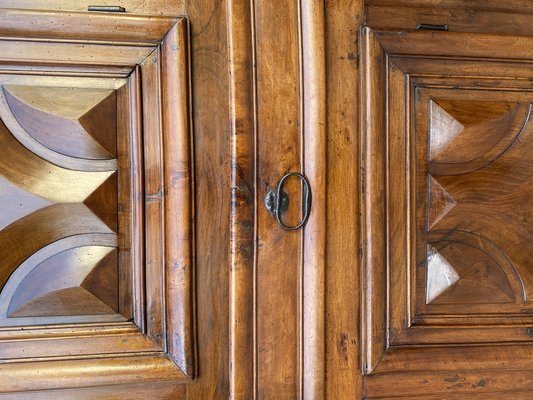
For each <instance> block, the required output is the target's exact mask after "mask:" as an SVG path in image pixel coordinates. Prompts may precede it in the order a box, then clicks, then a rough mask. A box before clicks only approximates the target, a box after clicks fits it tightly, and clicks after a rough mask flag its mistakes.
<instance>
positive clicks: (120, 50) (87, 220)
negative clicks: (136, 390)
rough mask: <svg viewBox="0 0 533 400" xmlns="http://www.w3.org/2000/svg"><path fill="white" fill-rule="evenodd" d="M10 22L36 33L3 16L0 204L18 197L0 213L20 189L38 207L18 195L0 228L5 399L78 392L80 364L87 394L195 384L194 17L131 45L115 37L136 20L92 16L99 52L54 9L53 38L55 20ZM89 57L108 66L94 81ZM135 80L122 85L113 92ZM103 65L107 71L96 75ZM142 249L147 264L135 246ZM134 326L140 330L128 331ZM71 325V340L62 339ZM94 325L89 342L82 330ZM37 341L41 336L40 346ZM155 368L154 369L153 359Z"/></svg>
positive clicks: (156, 24) (36, 16)
mask: <svg viewBox="0 0 533 400" xmlns="http://www.w3.org/2000/svg"><path fill="white" fill-rule="evenodd" d="M14 14H15V15H19V14H24V15H25V16H26V17H27V18H23V20H25V21H26V23H27V24H28V25H27V26H26V27H27V28H28V27H29V28H31V26H32V25H31V24H32V22H31V21H33V23H34V26H33V27H34V28H35V29H34V30H33V31H32V33H31V34H29V30H31V29H29V30H28V36H31V37H32V40H31V41H28V38H27V37H25V38H20V37H17V35H22V34H23V32H25V31H24V27H25V26H24V24H17V26H16V28H15V29H12V30H10V28H8V25H9V21H8V20H10V18H11V17H13V14H12V13H11V12H10V11H5V10H2V11H0V16H1V18H0V19H2V18H4V20H2V21H3V22H1V23H0V25H2V24H4V25H2V26H4V27H6V31H5V32H4V33H3V35H4V36H9V37H8V38H5V37H3V38H2V40H0V47H1V46H5V48H6V49H11V50H12V51H13V53H10V51H11V50H8V51H6V52H2V53H1V58H2V62H4V63H7V64H9V65H10V67H9V68H10V69H9V70H7V69H6V71H8V72H7V74H3V75H2V76H1V77H0V80H1V82H2V84H4V85H5V86H4V87H3V88H2V93H3V95H2V119H3V121H5V125H4V124H2V125H1V132H0V133H1V140H2V142H3V143H4V148H5V149H7V150H8V154H9V156H8V157H4V158H2V159H3V160H4V162H3V163H1V164H2V165H1V166H0V167H1V170H2V171H1V174H2V176H3V180H2V181H0V182H4V181H5V182H6V189H5V190H2V191H0V196H4V197H5V196H11V197H10V199H6V198H4V199H2V201H1V202H2V204H4V203H9V202H13V203H14V202H17V201H18V200H19V199H17V198H15V196H16V194H17V193H18V192H17V190H14V189H13V187H12V186H13V185H12V184H11V183H7V182H8V181H12V182H13V183H14V184H15V185H16V186H18V188H20V190H22V191H25V192H27V193H28V194H31V195H32V196H33V197H32V196H30V195H28V196H25V197H24V198H25V200H26V201H28V206H25V207H23V208H24V209H23V210H22V211H20V212H14V213H13V214H12V215H11V217H10V218H9V219H8V220H6V221H3V224H4V225H5V226H3V229H2V230H1V231H0V252H1V254H2V255H3V256H5V257H4V261H3V262H2V264H1V265H0V271H1V276H0V279H1V282H2V286H4V283H5V286H4V290H3V291H2V292H1V294H0V300H1V301H0V308H1V309H2V310H3V311H2V313H3V316H0V319H1V320H2V325H3V327H4V328H3V329H5V333H6V334H7V336H6V337H5V338H4V339H3V344H2V351H1V354H0V359H2V365H3V367H2V369H3V370H9V371H11V372H9V373H8V375H10V376H12V375H13V374H14V375H16V376H17V377H18V378H17V383H16V385H12V384H8V383H4V382H2V384H1V385H0V392H2V393H5V392H13V391H22V390H30V391H31V390H42V389H54V388H68V387H70V388H72V387H77V386H82V384H80V382H79V381H76V380H77V379H78V380H79V379H80V377H81V375H80V374H79V371H80V369H79V368H89V369H91V371H92V373H93V376H92V377H91V378H90V379H89V380H88V381H87V382H88V383H87V385H88V386H95V385H106V384H120V383H126V382H133V381H138V380H139V379H141V380H146V381H147V382H148V381H150V380H154V379H156V380H157V379H163V380H165V379H167V380H168V379H176V378H178V379H179V380H183V379H187V378H191V377H193V375H194V366H195V351H194V339H193V338H194V332H195V327H194V324H195V321H194V290H193V285H194V280H193V269H194V261H193V247H194V234H193V223H194V220H193V215H194V214H193V205H192V190H193V189H192V186H193V178H192V176H193V174H192V157H191V132H190V125H189V118H190V113H189V95H190V92H189V89H190V86H189V77H188V68H189V65H188V62H189V60H188V46H187V40H188V38H187V24H186V21H185V20H184V19H173V18H151V17H140V16H137V17H135V18H134V19H135V21H136V22H135V23H141V24H142V23H143V21H144V22H146V23H147V26H150V25H151V24H152V23H153V25H151V26H152V27H153V28H155V29H156V31H157V30H158V29H160V30H161V31H160V32H159V31H158V32H159V33H157V34H155V35H156V36H157V41H154V42H153V43H152V44H150V46H148V45H147V43H149V42H151V41H152V39H148V40H146V41H144V42H142V41H141V42H142V44H137V43H136V42H135V41H133V42H130V43H128V45H124V44H120V43H119V42H120V39H119V37H118V36H114V35H115V34H114V33H113V30H115V31H116V30H117V29H118V30H120V29H121V28H120V27H121V26H126V25H128V23H129V22H128V23H125V25H123V23H124V21H126V19H128V18H130V17H124V16H122V17H121V16H116V17H114V16H112V15H105V16H102V17H95V18H96V19H95V20H94V21H100V22H101V26H100V28H101V31H100V33H98V30H96V29H95V30H93V33H94V35H95V36H94V37H96V36H98V37H99V38H100V39H101V40H100V42H102V43H105V44H101V43H99V44H98V45H97V48H98V49H100V50H102V52H100V54H98V53H99V50H97V48H96V47H93V46H92V45H87V47H85V44H84V42H83V41H84V40H85V41H86V42H88V41H91V40H92V39H91V37H90V36H91V35H88V36H89V37H84V36H83V35H84V34H83V32H81V33H80V32H79V31H78V34H76V31H75V30H74V29H73V27H72V26H70V27H68V25H69V23H71V22H72V21H68V18H69V13H61V12H57V13H55V12H52V13H48V14H47V16H46V18H48V19H49V21H54V23H55V25H54V26H57V27H58V29H55V30H54V29H52V30H50V31H47V32H44V33H43V32H41V31H40V29H44V28H43V26H44V25H46V23H48V22H46V21H44V20H43V19H42V18H44V14H45V13H42V12H41V13H40V12H34V13H32V12H31V11H25V12H24V13H21V12H18V13H17V12H14ZM32 16H33V17H32ZM75 17H76V18H78V17H79V18H80V19H83V20H84V21H86V20H87V19H91V18H92V16H90V15H89V14H80V15H76V16H75ZM46 18H44V19H46ZM76 18H74V20H75V19H76ZM94 21H93V22H94ZM121 21H122V22H121ZM150 21H152V22H150ZM165 21H166V22H165ZM41 22H42V24H41V25H39V24H40V23H41ZM130 22H131V21H130ZM162 22H163V23H162ZM161 23H162V24H161ZM43 24H44V25H43ZM165 24H167V25H165ZM168 24H170V25H168ZM59 27H63V28H64V29H65V31H62V30H61V29H59ZM130 28H131V26H130ZM167 28H168V29H170V31H169V32H168V34H167V30H168V29H167ZM128 29H129V28H128ZM150 29H151V28H150ZM65 32H69V33H68V34H66V36H65ZM117 32H118V31H117ZM154 32H155V31H151V30H149V31H147V34H148V36H150V35H152V34H153V33H154ZM160 34H161V35H162V36H159V35H160ZM76 35H78V36H76ZM165 35H166V36H165ZM156 36H154V37H156ZM113 37H115V39H117V41H115V39H113ZM97 41H98V40H97ZM160 41H163V43H162V45H161V46H159V45H158V43H159V42H160ZM55 45H59V46H55ZM75 48H77V49H78V51H79V52H78V56H79V57H78V56H76V54H75V53H76V50H75ZM70 50H74V52H73V53H72V52H70ZM94 50H96V51H95V52H93V51H94ZM39 51H41V52H42V53H41V54H40V53H39ZM44 53H47V54H48V56H44ZM17 54H18V55H17ZM113 54H114V56H113ZM175 54H179V57H175ZM12 56H13V58H12ZM41 56H42V57H41ZM115 56H118V58H116V57H115ZM147 56H148V57H147ZM118 59H121V61H120V62H119V64H121V66H120V67H118V68H115V67H116V66H117V65H118V64H116V61H117V60H118ZM91 60H93V61H95V60H96V63H97V64H100V67H98V68H96V69H92V67H91V65H94V64H92V63H93V61H91ZM47 61H50V63H49V64H48V65H47V66H46V67H45V68H41V69H40V70H39V71H40V72H39V73H41V74H44V76H38V75H32V66H37V67H42V63H43V62H44V63H46V62H47ZM7 64H5V65H7ZM59 64H61V65H63V67H57V66H58V65H59ZM125 68H128V69H129V72H130V74H129V76H128V77H127V80H126V79H120V80H117V79H116V76H117V74H118V75H120V76H122V77H125V75H123V74H124V70H125ZM103 69H107V73H106V74H104V75H100V72H101V71H102V70H103ZM73 71H77V72H76V73H77V74H81V75H82V77H73V76H72V75H70V73H72V72H73ZM98 71H100V72H98ZM119 71H122V72H119ZM4 72H5V71H4ZM76 73H75V74H76ZM10 74H11V75H10ZM87 75H89V76H87ZM91 83H96V85H95V87H94V88H92V87H91ZM163 85H164V89H162V86H163ZM117 89H118V90H117ZM176 105H178V107H175V106H176ZM117 116H118V120H117ZM99 124H100V125H101V124H103V125H105V126H104V128H102V127H101V126H100V125H99ZM141 126H142V127H143V128H144V129H143V132H142V135H141V133H140V127H141ZM58 131H59V132H60V135H58V134H57V132H58ZM15 135H18V136H16V138H15ZM117 135H118V136H117ZM58 137H60V138H62V140H58V139H57V138H58ZM19 138H22V139H20V140H17V139H19ZM30 138H31V140H30ZM70 139H72V141H69V140H70ZM117 150H118V154H117ZM143 153H144V154H143ZM51 154H52V155H53V156H52V157H49V156H50V155H51ZM117 156H118V160H117ZM8 161H10V164H9V163H8ZM117 168H118V171H117ZM141 170H144V171H141ZM143 172H144V174H145V175H146V177H147V180H144V179H143V175H144V174H143ZM117 174H118V178H117ZM119 183H120V190H118V185H119ZM145 185H146V187H143V186H145ZM143 195H144V197H145V198H144V201H143V198H142V196H143ZM39 197H41V198H42V201H37V200H36V199H37V198H39ZM143 203H146V218H145V221H144V223H143V222H142V219H143V217H144V215H143V214H144V213H143V212H142V211H139V208H140V207H142V206H144V204H143ZM165 219H166V221H167V222H166V223H165ZM117 221H118V223H117ZM30 228H31V230H32V233H31V234H30V235H27V234H25V232H26V233H27V232H28V229H30ZM124 231H125V232H124ZM145 232H146V234H145ZM117 235H118V240H117ZM145 237H146V238H147V246H146V250H147V251H146V253H144V252H143V251H142V250H141V249H139V246H140V247H143V246H144V245H145V244H144V238H145ZM117 245H118V246H119V247H120V248H119V251H118V257H117V250H116V249H115V248H116V247H117ZM14 246H15V247H14ZM134 248H135V249H134ZM2 249H4V250H2ZM13 249H16V251H14V250H13ZM125 253H129V254H128V256H126V257H124V255H125ZM145 254H146V257H145ZM165 255H166V257H165ZM129 261H131V264H129V265H128V262H129ZM143 261H145V262H146V265H143ZM176 264H179V265H180V266H181V267H180V268H176V267H175V265H176ZM75 266H77V267H78V268H77V269H73V268H74V267H75ZM13 272H14V273H13ZM144 276H146V280H144V278H143V277H144ZM119 280H120V281H119ZM6 282H7V283H6ZM122 296H123V298H122ZM12 298H13V299H14V300H12ZM144 299H147V300H148V302H147V305H146V307H145V305H144ZM119 307H120V309H119ZM121 313H122V314H123V315H121ZM132 314H133V317H134V321H135V322H136V323H137V324H138V325H136V324H134V323H128V324H127V325H121V324H124V322H125V320H126V319H128V318H130V317H131V316H132ZM143 321H146V323H145V322H143ZM17 324H18V325H23V326H24V329H20V328H18V327H17ZM61 324H66V325H63V326H70V329H71V330H72V332H71V333H70V334H67V332H66V331H65V330H64V329H57V326H58V325H61ZM69 324H71V325H69ZM72 324H75V325H72ZM91 324H92V325H91ZM36 326H38V327H39V328H37V330H39V329H41V331H40V333H37V332H36V331H35V329H36V328H35V327H36ZM87 326H90V327H91V328H90V334H84V331H85V330H86V329H87ZM109 327H112V328H113V327H114V328H113V329H115V330H113V329H111V330H109ZM28 332H33V333H34V334H37V335H41V336H40V337H35V336H34V337H33V338H30V336H27V333H28ZM145 333H146V334H147V335H148V336H145ZM51 341H52V343H53V344H52V343H51ZM110 354H112V355H113V356H114V357H115V358H114V359H113V367H112V368H114V369H118V370H120V371H122V372H123V373H124V376H123V380H122V381H121V380H120V378H119V376H118V375H117V374H115V373H113V372H110V371H106V370H105V367H104V364H105V361H102V360H103V359H104V358H106V357H108V355H110ZM80 357H81V358H80ZM80 359H83V360H82V361H83V362H81V363H80ZM155 359H157V360H160V361H161V363H160V364H159V367H157V366H156V364H157V363H155V364H154V363H152V362H151V361H150V360H152V361H153V360H155ZM106 360H107V358H106ZM19 361H23V362H20V363H19ZM17 363H18V365H15V364H17ZM46 363H49V364H46ZM84 363H85V364H84ZM95 363H100V365H101V367H99V368H95V367H94V365H96V364H95ZM121 363H122V364H121ZM136 363H137V364H136ZM150 364H151V366H152V368H150ZM133 365H141V366H142V368H141V370H139V369H137V370H136V367H131V368H130V366H133ZM144 367H146V369H143V368H144ZM43 368H44V369H43ZM74 370H77V372H74ZM45 371H46V372H45ZM136 371H137V373H138V374H141V375H142V377H140V378H139V375H136ZM41 372H42V373H43V374H45V375H46V376H47V378H46V379H44V380H43V381H42V382H36V381H35V380H32V378H31V373H34V374H36V375H37V376H39V375H40V376H41V377H43V376H44V375H42V374H41ZM85 375H86V374H85ZM86 376H87V375H86ZM94 393H97V392H94Z"/></svg>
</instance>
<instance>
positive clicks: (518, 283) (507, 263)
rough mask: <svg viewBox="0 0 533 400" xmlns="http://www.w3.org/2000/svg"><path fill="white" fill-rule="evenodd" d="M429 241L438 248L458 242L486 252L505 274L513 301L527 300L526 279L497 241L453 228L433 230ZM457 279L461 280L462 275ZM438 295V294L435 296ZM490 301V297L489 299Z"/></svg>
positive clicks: (523, 301)
mask: <svg viewBox="0 0 533 400" xmlns="http://www.w3.org/2000/svg"><path fill="white" fill-rule="evenodd" d="M428 243H429V244H431V245H432V247H434V248H436V247H437V246H438V245H439V244H443V243H444V244H445V243H458V244H461V245H464V246H466V247H470V248H473V249H476V250H479V251H480V252H481V253H483V254H485V255H486V256H487V257H488V258H489V259H490V260H491V261H492V262H493V263H494V265H496V266H497V267H498V268H499V269H500V270H501V271H502V272H503V274H504V275H505V277H506V279H507V282H508V284H509V289H510V290H511V291H512V293H513V297H512V301H511V302H516V303H517V304H524V303H526V301H527V295H526V288H525V286H524V281H523V279H522V277H521V276H520V273H519V272H518V270H517V268H516V267H515V266H514V264H513V263H512V261H511V260H510V259H509V257H508V256H507V255H506V254H505V252H504V251H503V250H502V249H501V248H500V247H498V246H497V245H496V244H495V243H493V242H491V241H490V240H489V239H487V238H485V237H483V236H482V235H480V234H478V233H474V232H468V231H462V230H453V231H451V232H450V231H432V232H430V233H429V234H428ZM458 278H459V279H457V281H459V280H460V278H461V277H460V276H459V277H458ZM435 297H437V296H435ZM487 302H490V299H487Z"/></svg>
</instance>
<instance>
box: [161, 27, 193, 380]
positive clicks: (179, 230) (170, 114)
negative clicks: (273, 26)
mask: <svg viewBox="0 0 533 400" xmlns="http://www.w3.org/2000/svg"><path fill="white" fill-rule="evenodd" d="M188 35H189V26H188V23H187V20H186V19H180V20H179V21H178V22H177V23H176V24H175V25H174V26H173V28H172V29H171V30H170V31H169V32H168V34H167V36H166V37H165V39H164V41H163V42H162V45H161V83H162V85H161V86H162V88H163V89H162V101H161V106H162V119H163V167H164V177H163V180H164V188H165V199H164V207H165V216H164V219H165V264H166V272H165V275H166V276H165V280H166V283H165V285H166V287H165V290H166V292H165V296H166V301H165V305H166V310H165V313H166V319H167V350H168V353H169V355H170V357H171V358H172V360H173V361H174V362H175V363H176V365H177V366H178V367H179V368H180V369H181V370H182V371H183V373H184V374H185V375H186V376H188V377H189V378H194V376H195V372H196V365H195V359H196V357H195V352H196V349H195V334H196V329H195V325H196V324H195V310H194V307H195V301H194V299H195V291H194V265H195V260H194V212H195V210H194V168H193V165H194V160H193V151H192V149H193V146H192V140H193V139H192V129H191V114H190V107H189V99H190V71H189V46H188Z"/></svg>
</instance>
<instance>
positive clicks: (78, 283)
mask: <svg viewBox="0 0 533 400" xmlns="http://www.w3.org/2000/svg"><path fill="white" fill-rule="evenodd" d="M0 119H1V120H0V147H1V148H2V157H1V158H0V206H1V208H2V213H1V215H0V254H1V255H2V257H1V260H0V288H2V291H1V292H0V324H1V321H2V320H4V321H6V320H7V319H16V318H19V319H20V320H21V323H24V322H26V323H28V322H36V321H38V319H39V318H45V317H48V318H49V317H61V318H63V319H61V320H60V321H61V322H67V321H68V317H74V316H91V315H92V316H94V320H99V318H101V317H99V316H102V315H108V316H115V317H116V318H119V316H118V296H119V292H118V260H117V233H118V187H117V174H118V170H117V154H116V153H117V144H116V143H117V96H116V91H115V90H112V89H105V90H104V89H85V88H69V87H44V86H43V87H39V86H21V85H19V86H16V85H6V86H3V87H2V88H0ZM25 318H26V319H25ZM28 318H30V319H29V320H28Z"/></svg>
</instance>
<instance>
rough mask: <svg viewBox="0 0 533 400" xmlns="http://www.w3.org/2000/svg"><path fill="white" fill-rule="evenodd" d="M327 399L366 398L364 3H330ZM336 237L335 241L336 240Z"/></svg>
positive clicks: (328, 10) (334, 1) (327, 53)
mask: <svg viewBox="0 0 533 400" xmlns="http://www.w3.org/2000/svg"><path fill="white" fill-rule="evenodd" d="M325 15H326V60H327V67H326V68H327V77H326V88H327V95H326V97H327V132H328V134H327V187H326V195H327V199H326V201H327V238H326V278H327V279H326V295H327V297H326V398H327V399H339V400H341V399H360V398H362V377H361V370H360V368H361V366H360V365H361V363H360V340H359V339H360V329H361V327H360V323H359V321H360V317H361V310H360V302H359V299H360V274H359V271H360V265H359V260H360V255H359V246H357V243H359V240H360V237H359V235H360V234H359V231H358V229H354V225H353V224H354V223H355V224H356V223H357V222H356V221H354V223H347V221H346V217H345V216H346V215H352V216H356V215H359V212H360V209H359V207H360V206H359V202H358V198H357V196H354V193H359V191H360V184H359V180H358V170H359V167H360V166H359V165H358V163H359V162H360V160H359V159H358V158H354V154H357V153H358V150H359V147H358V146H359V125H358V119H359V115H358V114H359V107H360V102H359V100H358V99H359V82H358V79H359V77H358V75H359V64H358V57H359V41H358V32H359V27H360V24H361V23H362V18H363V1H359V0H357V1H349V2H346V1H343V0H328V1H326V12H325ZM331 238H334V240H332V239H331Z"/></svg>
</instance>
